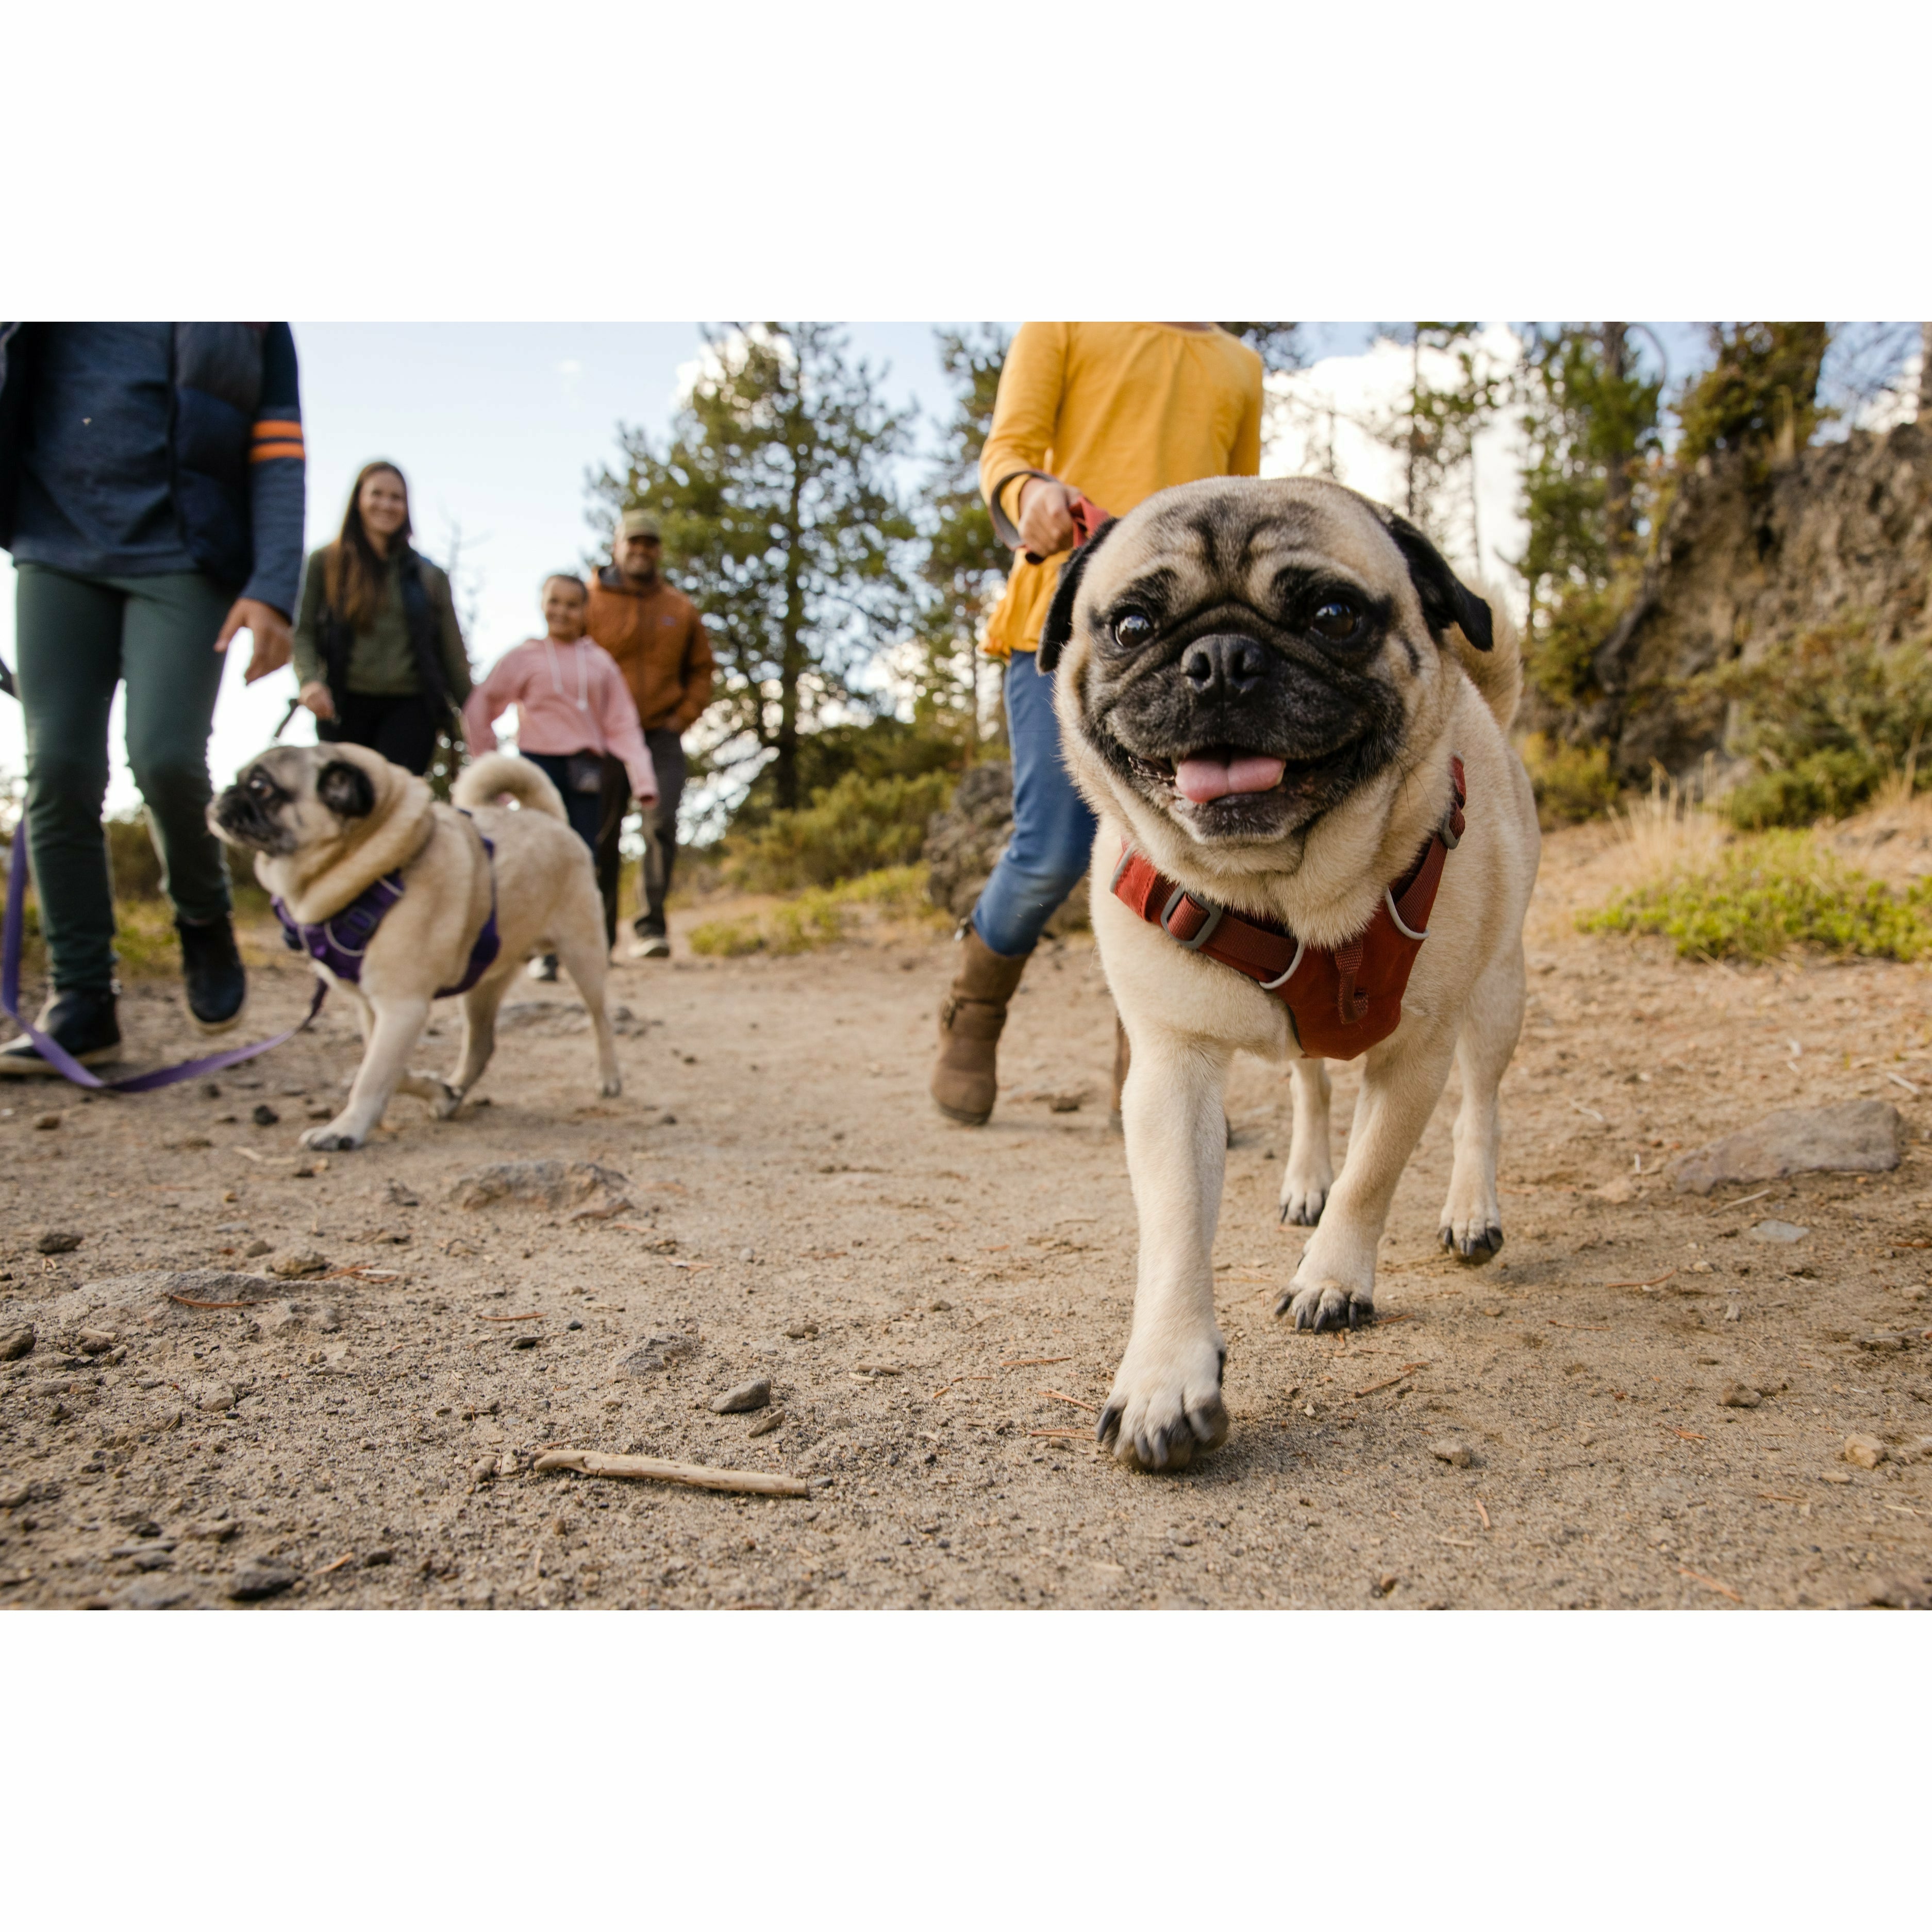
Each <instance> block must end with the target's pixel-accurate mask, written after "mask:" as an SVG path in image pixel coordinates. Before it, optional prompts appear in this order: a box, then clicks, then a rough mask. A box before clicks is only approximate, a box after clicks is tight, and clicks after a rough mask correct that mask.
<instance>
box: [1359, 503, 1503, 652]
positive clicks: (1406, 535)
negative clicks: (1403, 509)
mask: <svg viewBox="0 0 1932 1932" xmlns="http://www.w3.org/2000/svg"><path fill="white" fill-rule="evenodd" d="M1382 521H1383V522H1384V523H1386V524H1387V525H1388V533H1389V535H1391V536H1392V537H1394V538H1395V541H1396V547H1397V549H1398V550H1400V551H1401V552H1402V554H1403V560H1404V561H1405V562H1406V563H1407V564H1408V565H1409V581H1410V582H1411V583H1413V584H1414V585H1415V592H1416V595H1418V597H1420V598H1421V599H1422V614H1423V616H1424V617H1425V618H1427V619H1428V622H1429V628H1430V629H1431V630H1432V631H1436V633H1437V634H1441V633H1442V631H1446V630H1447V629H1448V628H1449V626H1450V625H1451V624H1454V625H1458V626H1460V628H1461V630H1462V633H1463V636H1464V637H1467V638H1468V639H1469V641H1470V643H1472V644H1474V645H1475V647H1476V648H1477V649H1478V650H1479V651H1487V650H1488V649H1491V648H1492V647H1493V646H1494V645H1495V643H1496V624H1495V622H1494V620H1493V618H1492V617H1491V616H1490V607H1489V606H1488V604H1486V603H1484V601H1483V600H1482V598H1480V597H1478V595H1476V593H1475V592H1474V591H1473V590H1472V589H1470V588H1469V586H1468V585H1467V584H1466V583H1464V582H1463V580H1462V579H1461V578H1460V577H1458V576H1457V574H1456V573H1455V572H1454V571H1453V570H1451V568H1449V566H1448V564H1447V563H1445V562H1444V561H1443V559H1442V552H1441V551H1440V550H1438V549H1437V548H1436V546H1435V545H1434V544H1433V543H1431V542H1430V541H1429V539H1428V538H1427V537H1426V536H1424V535H1423V534H1422V532H1421V531H1420V530H1419V529H1417V528H1416V527H1415V525H1414V524H1413V523H1411V522H1410V521H1409V519H1408V518H1407V517H1399V516H1397V514H1396V513H1395V511H1393V510H1384V511H1382Z"/></svg>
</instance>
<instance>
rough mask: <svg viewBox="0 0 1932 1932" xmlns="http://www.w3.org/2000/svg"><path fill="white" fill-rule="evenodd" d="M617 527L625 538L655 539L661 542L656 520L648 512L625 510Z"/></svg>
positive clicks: (661, 533)
mask: <svg viewBox="0 0 1932 1932" xmlns="http://www.w3.org/2000/svg"><path fill="white" fill-rule="evenodd" d="M617 527H618V529H619V531H620V532H622V535H625V536H627V537H656V538H658V539H659V540H660V541H661V540H662V538H663V536H664V532H663V531H661V529H658V520H657V518H656V517H654V516H653V515H652V514H651V512H650V511H649V510H626V511H625V512H624V514H623V516H622V518H621V519H620V520H619V523H618V526H617Z"/></svg>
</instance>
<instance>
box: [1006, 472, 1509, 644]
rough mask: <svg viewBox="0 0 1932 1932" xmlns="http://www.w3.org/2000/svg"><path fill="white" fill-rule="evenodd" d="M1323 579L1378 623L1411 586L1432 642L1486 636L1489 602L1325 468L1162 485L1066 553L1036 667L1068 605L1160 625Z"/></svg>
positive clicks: (1285, 596) (1289, 599)
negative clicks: (1365, 606)
mask: <svg viewBox="0 0 1932 1932" xmlns="http://www.w3.org/2000/svg"><path fill="white" fill-rule="evenodd" d="M1327 586H1334V587H1337V588H1346V589H1352V590H1354V591H1355V592H1358V593H1359V594H1360V595H1361V596H1362V597H1363V598H1364V599H1365V600H1367V601H1369V602H1371V603H1374V604H1380V605H1382V607H1383V614H1384V617H1385V621H1386V619H1387V618H1388V617H1389V616H1396V615H1397V614H1399V613H1400V611H1401V610H1402V609H1403V607H1405V606H1407V605H1408V602H1409V598H1411V597H1413V598H1415V604H1416V605H1418V606H1419V607H1420V612H1421V617H1422V619H1423V622H1424V625H1426V626H1427V628H1428V630H1429V631H1430V633H1431V634H1432V635H1433V636H1434V637H1435V638H1436V640H1437V641H1438V642H1440V641H1441V640H1442V634H1443V633H1444V632H1445V631H1447V630H1448V628H1450V627H1451V625H1454V626H1457V627H1459V628H1461V629H1462V631H1463V633H1464V634H1465V635H1466V636H1467V637H1468V638H1469V641H1470V643H1472V644H1473V645H1475V647H1476V648H1477V649H1478V650H1487V649H1490V646H1491V644H1492V643H1493V625H1492V622H1491V618H1490V608H1489V606H1488V605H1487V604H1486V603H1484V601H1483V600H1482V599H1481V598H1479V597H1478V596H1476V595H1475V594H1474V593H1473V592H1471V591H1470V590H1469V589H1467V588H1466V586H1464V585H1463V583H1461V582H1460V580H1458V579H1457V577H1456V575H1455V573H1454V571H1452V570H1451V568H1449V566H1448V564H1447V563H1446V562H1445V561H1444V559H1443V558H1442V556H1441V554H1440V553H1439V552H1438V551H1437V550H1436V547H1435V546H1434V544H1432V543H1430V541H1429V539H1428V538H1427V537H1426V536H1424V535H1423V533H1422V532H1421V531H1420V530H1418V529H1417V528H1416V527H1415V526H1414V525H1413V524H1412V523H1410V522H1409V520H1407V519H1406V517H1401V516H1400V515H1398V514H1396V512H1394V511H1392V510H1388V509H1386V508H1384V507H1383V506H1382V505H1380V504H1378V503H1374V502H1371V501H1370V499H1368V498H1367V497H1365V496H1360V495H1358V493H1356V492H1355V490H1351V489H1349V488H1348V487H1346V486H1345V485H1343V484H1339V483H1333V482H1330V481H1328V480H1327V479H1325V478H1280V479H1269V480H1266V481H1264V480H1262V479H1260V478H1211V479H1208V480H1207V481H1202V482H1199V483H1190V484H1181V485H1180V486H1178V487H1175V488H1174V489H1171V490H1162V491H1161V492H1160V493H1158V494H1157V495H1156V496H1152V497H1151V498H1149V499H1148V501H1147V502H1145V503H1144V504H1143V505H1141V507H1140V508H1139V509H1137V510H1136V511H1133V512H1131V513H1130V514H1129V515H1127V517H1122V518H1121V519H1119V520H1117V521H1115V522H1114V523H1109V524H1107V525H1106V526H1103V529H1102V530H1101V532H1100V534H1099V535H1097V537H1095V538H1094V539H1093V540H1092V541H1091V542H1089V543H1088V544H1087V545H1086V546H1085V548H1084V549H1082V550H1079V551H1077V552H1076V553H1075V554H1074V556H1073V557H1072V558H1071V559H1069V561H1068V562H1067V564H1066V565H1064V567H1063V568H1062V571H1061V580H1060V583H1059V586H1058V590H1057V592H1056V594H1055V598H1054V600H1053V606H1052V609H1051V610H1049V613H1048V617H1047V622H1046V626H1045V628H1044V630H1043V632H1042V635H1041V640H1040V668H1041V669H1042V670H1049V671H1050V670H1052V668H1053V667H1054V664H1055V661H1057V659H1058V657H1059V655H1060V653H1061V650H1062V649H1064V646H1065V645H1066V644H1067V643H1068V642H1069V641H1070V639H1071V638H1072V637H1073V626H1074V619H1075V613H1076V608H1078V609H1079V610H1082V611H1084V612H1085V613H1089V614H1091V615H1096V616H1100V617H1102V618H1103V619H1104V618H1105V617H1106V616H1107V615H1108V614H1109V613H1112V612H1113V611H1114V610H1117V609H1118V608H1120V607H1123V606H1125V605H1127V604H1133V606H1134V607H1136V608H1138V609H1140V610H1144V611H1145V613H1146V614H1147V616H1148V619H1150V621H1151V622H1152V623H1153V624H1154V625H1156V626H1157V627H1165V626H1167V625H1175V624H1178V623H1184V622H1187V621H1188V620H1189V619H1191V618H1193V617H1195V616H1199V615H1205V614H1206V613H1208V612H1209V611H1211V610H1212V609H1213V607H1214V606H1215V605H1216V604H1244V605H1246V606H1247V607H1249V608H1250V609H1251V610H1254V611H1256V613H1260V614H1263V615H1269V616H1271V615H1274V614H1276V613H1280V612H1282V611H1284V610H1287V609H1289V608H1290V607H1292V605H1293V604H1295V602H1296V601H1297V600H1298V598H1300V597H1302V596H1304V595H1307V594H1310V593H1311V592H1319V591H1320V590H1321V589H1323V588H1324V587H1327Z"/></svg>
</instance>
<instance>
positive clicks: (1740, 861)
mask: <svg viewBox="0 0 1932 1932" xmlns="http://www.w3.org/2000/svg"><path fill="white" fill-rule="evenodd" d="M1577 926H1578V927H1579V929H1580V930H1581V931H1583V932H1660V933H1662V934H1664V935H1665V936H1666V937H1667V938H1670V939H1671V940H1673V941H1675V942H1676V948H1677V951H1678V953H1679V955H1680V956H1682V957H1683V958H1685V959H1772V958H1775V956H1777V955H1778V954H1779V953H1783V952H1784V951H1785V950H1787V949H1788V948H1789V947H1793V946H1800V945H1802V946H1818V947H1824V948H1825V949H1826V950H1828V951H1830V952H1832V953H1839V954H1841V955H1845V954H1852V955H1856V956H1858V957H1860V958H1864V959H1903V960H1912V959H1921V958H1923V957H1924V956H1927V954H1928V953H1932V885H1927V884H1920V885H1915V886H1912V887H1910V888H1909V889H1907V890H1906V892H1903V893H1894V892H1892V891H1891V890H1890V889H1888V887H1887V886H1884V885H1883V884H1882V883H1880V882H1879V880H1876V879H1873V878H1870V877H1867V876H1866V874H1864V873H1863V872H1861V871H1857V870H1855V868H1852V867H1850V866H1848V865H1845V864H1843V862H1841V860H1839V859H1836V858H1835V857H1834V856H1832V854H1831V853H1829V852H1827V851H1825V850H1822V849H1821V848H1820V847H1819V846H1818V844H1817V843H1816V841H1814V839H1813V838H1812V836H1811V834H1810V833H1809V832H1763V833H1760V834H1758V835H1754V836H1751V837H1748V838H1740V839H1738V840H1736V841H1735V842H1733V844H1730V845H1727V846H1726V847H1724V848H1723V849H1722V850H1721V853H1719V855H1718V858H1717V859H1716V861H1715V864H1714V865H1711V866H1709V867H1708V868H1697V869H1691V870H1687V871H1679V872H1676V873H1674V874H1672V875H1670V877H1667V878H1664V879H1663V880H1659V881H1658V882H1656V883H1653V884H1651V885H1648V886H1640V887H1639V888H1637V889H1636V890H1634V891H1633V892H1625V893H1623V894H1622V895H1619V897H1618V898H1615V899H1613V901H1611V902H1610V904H1608V905H1607V906H1605V907H1603V908H1602V909H1601V910H1599V911H1597V912H1594V913H1579V914H1578V915H1577Z"/></svg>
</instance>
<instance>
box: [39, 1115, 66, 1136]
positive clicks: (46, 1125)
mask: <svg viewBox="0 0 1932 1932" xmlns="http://www.w3.org/2000/svg"><path fill="white" fill-rule="evenodd" d="M60 1124H61V1117H60V1116H59V1115H58V1114H41V1115H37V1116H36V1118H35V1119H34V1126H35V1127H37V1128H38V1129H39V1130H40V1132H41V1133H52V1131H53V1130H54V1129H55V1128H56V1127H58V1126H59V1125H60Z"/></svg>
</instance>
